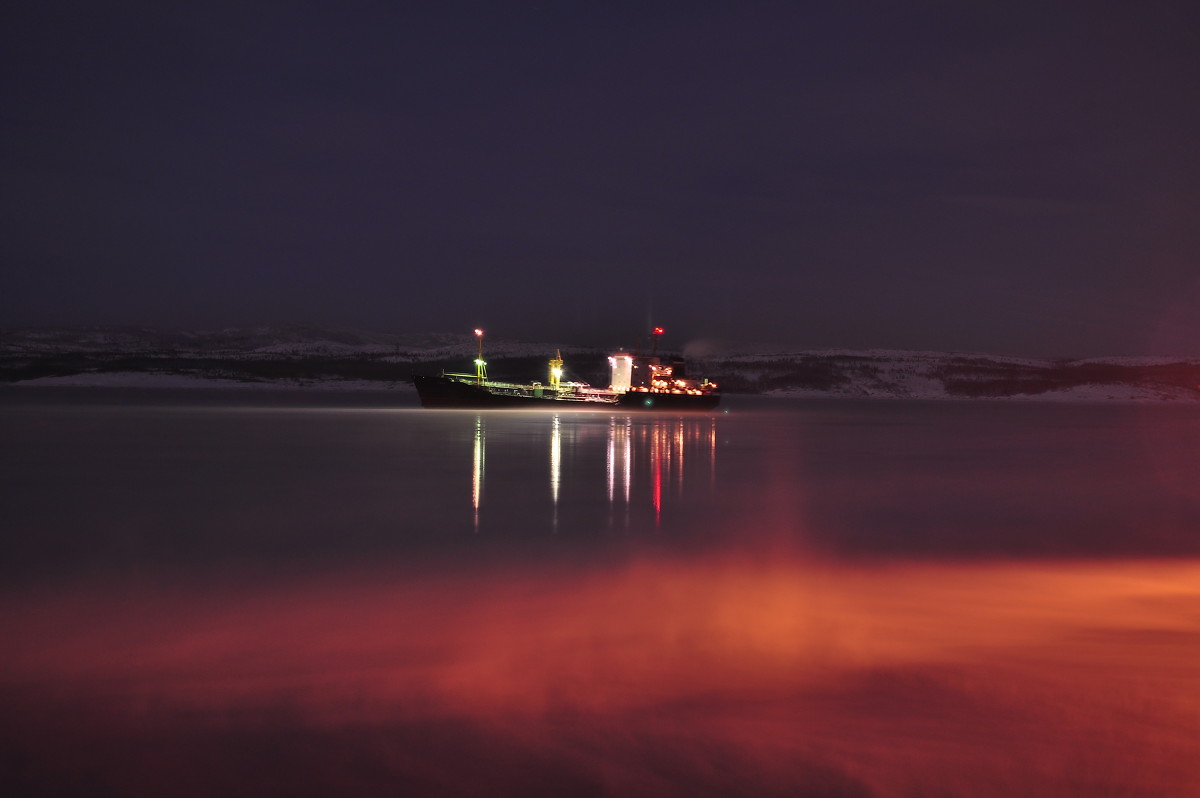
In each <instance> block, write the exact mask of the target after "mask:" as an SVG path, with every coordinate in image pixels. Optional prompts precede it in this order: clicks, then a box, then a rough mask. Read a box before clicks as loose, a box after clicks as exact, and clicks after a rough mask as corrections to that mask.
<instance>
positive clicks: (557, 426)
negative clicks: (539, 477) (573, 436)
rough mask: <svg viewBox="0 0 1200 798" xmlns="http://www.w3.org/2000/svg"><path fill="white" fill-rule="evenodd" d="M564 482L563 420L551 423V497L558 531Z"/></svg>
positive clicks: (555, 526)
mask: <svg viewBox="0 0 1200 798" xmlns="http://www.w3.org/2000/svg"><path fill="white" fill-rule="evenodd" d="M561 484H562V421H561V419H559V417H558V415H555V416H554V419H553V421H551V423H550V499H551V501H553V502H554V531H555V532H557V531H558V489H559V486H560V485H561Z"/></svg>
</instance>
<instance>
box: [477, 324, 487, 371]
mask: <svg viewBox="0 0 1200 798" xmlns="http://www.w3.org/2000/svg"><path fill="white" fill-rule="evenodd" d="M475 337H476V338H478V339H479V354H478V355H476V356H475V384H476V385H482V384H483V381H484V380H485V379H487V363H485V362H484V360H483V330H481V329H479V328H478V327H476V328H475Z"/></svg>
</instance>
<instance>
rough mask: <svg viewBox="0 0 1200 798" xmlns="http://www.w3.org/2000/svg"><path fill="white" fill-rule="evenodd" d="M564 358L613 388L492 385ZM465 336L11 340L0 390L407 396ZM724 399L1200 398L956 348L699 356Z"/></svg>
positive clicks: (1143, 361)
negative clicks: (173, 388)
mask: <svg viewBox="0 0 1200 798" xmlns="http://www.w3.org/2000/svg"><path fill="white" fill-rule="evenodd" d="M556 349H561V350H562V352H563V354H564V356H565V357H566V359H567V366H568V370H569V372H568V376H569V377H570V378H572V379H579V380H583V381H586V382H590V383H592V384H597V385H598V384H603V383H604V382H605V381H606V379H607V371H606V368H607V355H608V352H607V351H602V350H598V349H594V348H587V347H573V346H564V345H562V344H560V343H538V342H522V341H510V340H504V339H496V338H489V339H488V340H487V350H486V357H487V360H488V363H489V370H490V373H491V375H492V376H494V377H499V378H504V379H513V380H525V379H531V378H535V376H536V375H540V374H541V373H542V371H543V370H544V368H545V361H546V360H547V358H548V357H549V356H550V355H551V354H553V352H554V351H555V350H556ZM474 356H475V341H474V339H472V338H471V337H469V336H464V335H463V334H461V333H420V334H393V333H376V332H367V331H363V330H352V329H338V328H327V327H312V326H300V325H262V326H256V327H241V328H230V329H224V330H218V331H181V330H159V329H152V328H140V327H88V328H69V329H68V328H62V329H15V330H5V331H2V332H0V382H5V383H9V384H18V385H55V384H59V385H63V384H66V385H88V384H101V385H144V384H166V383H167V382H170V383H171V384H191V383H197V384H212V383H211V381H213V380H221V381H223V382H226V383H230V382H231V383H234V384H240V385H318V386H328V387H350V386H352V385H353V386H360V387H361V386H366V387H381V388H405V387H407V381H408V380H409V378H410V377H411V375H412V374H414V373H437V372H438V371H440V370H442V369H448V370H460V371H461V370H463V369H466V368H468V367H469V364H470V362H471V360H472V359H473V358H474ZM690 367H691V372H692V373H693V374H694V375H699V376H707V377H709V378H711V379H713V380H715V381H716V382H717V383H719V384H720V385H721V386H722V389H723V390H724V391H726V392H727V393H743V394H766V395H773V396H829V397H861V398H919V399H981V398H982V399H998V398H1007V399H1038V400H1126V401H1196V400H1198V399H1200V360H1196V359H1191V360H1189V359H1178V358H1090V359H1086V360H1047V359H1033V358H1018V357H1000V356H994V355H982V354H966V353H956V352H912V351H899V350H868V351H853V350H821V351H805V350H801V351H792V352H777V353H769V354H763V353H754V352H741V353H731V354H726V355H722V356H717V357H712V356H710V357H707V358H704V359H694V360H693V361H692V363H691V366H690Z"/></svg>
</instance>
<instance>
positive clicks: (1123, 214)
mask: <svg viewBox="0 0 1200 798" xmlns="http://www.w3.org/2000/svg"><path fill="white" fill-rule="evenodd" d="M18 5H19V6H21V7H20V8H17V9H15V10H14V9H12V8H9V9H8V10H7V11H4V12H2V19H0V62H2V63H3V68H2V70H0V80H2V87H3V89H2V90H3V106H2V108H0V113H2V116H3V118H2V127H0V130H2V132H3V153H4V156H3V157H4V168H3V185H4V197H5V203H4V213H3V214H2V215H0V219H2V221H0V224H2V225H3V227H2V229H0V241H2V243H0V247H2V249H0V257H2V265H3V272H2V276H3V281H2V283H0V327H11V326H24V325H75V324H148V325H162V326H192V327H217V326H226V325H234V324H252V323H260V322H310V323H316V324H333V325H345V326H351V327H363V328H368V329H379V330H389V331H422V330H457V329H462V330H464V331H465V333H466V334H467V335H469V334H470V329H471V328H473V327H475V326H483V327H485V328H487V329H488V331H489V334H491V335H497V336H505V337H528V338H532V339H535V340H557V341H564V342H571V343H596V344H618V343H628V342H630V341H633V340H635V338H636V337H637V335H638V334H639V333H641V332H642V331H644V330H645V329H646V328H647V327H648V326H649V325H650V324H659V325H662V326H664V327H666V328H667V332H668V337H669V339H671V342H672V343H674V344H675V345H677V346H678V345H683V344H684V343H695V342H699V341H714V342H739V343H744V342H766V343H774V344H781V345H782V344H786V345H796V346H803V347H825V346H837V347H887V348H928V349H956V350H977V351H990V352H998V353H1008V354H1029V355H1051V356H1088V355H1100V354H1147V353H1149V354H1190V355H1198V354H1200V321H1198V320H1197V316H1198V314H1197V313H1195V312H1194V310H1193V308H1194V307H1195V306H1196V304H1197V301H1198V300H1200V282H1198V279H1200V231H1198V225H1197V217H1198V213H1197V212H1198V211H1200V155H1198V153H1200V108H1198V107H1200V91H1198V88H1200V87H1198V83H1200V80H1198V76H1200V44H1198V42H1197V31H1198V30H1200V13H1198V12H1197V11H1196V10H1195V3H1194V2H1147V3H1141V2H1139V3H1133V2H1120V3H1105V2H1087V3H1084V2H1080V3H1065V2H1028V3H1025V2H995V3H992V2H945V3H938V2H917V3H869V2H868V3H860V2H838V3H832V2H831V3H728V4H692V3H680V4H669V5H668V4H657V3H603V2H601V3H574V2H571V3H488V4H461V3H420V4H416V3H403V2H396V0H389V1H388V2H342V3H327V4H320V5H318V4H309V3H266V2H246V3H224V2H216V3H194V4H187V5H186V6H185V5H183V4H178V3H165V2H148V3H140V2H127V3H122V2H114V3H95V2H86V3H85V2H51V3H35V2H21V3H19V4H18Z"/></svg>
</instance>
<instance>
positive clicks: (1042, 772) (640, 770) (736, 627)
mask: <svg viewBox="0 0 1200 798" xmlns="http://www.w3.org/2000/svg"><path fill="white" fill-rule="evenodd" d="M1197 420H1198V416H1197V414H1196V413H1194V412H1189V411H1185V410H1179V411H1176V410H1171V411H1170V412H1168V411H1166V410H1164V411H1162V412H1160V413H1159V414H1158V415H1157V416H1155V417H1154V418H1152V419H1150V420H1149V421H1147V419H1146V417H1145V416H1144V415H1143V414H1142V412H1141V411H1137V412H1133V411H1126V412H1120V411H1114V410H1112V409H1099V408H1092V409H1089V408H1086V407H1084V408H1047V407H1042V408H1038V407H1034V408H1024V409H1022V408H1013V407H1003V408H1001V407H989V406H986V405H982V406H962V405H955V406H946V407H939V406H935V405H920V406H903V405H891V406H887V407H883V406H879V405H872V406H867V405H827V406H810V405H799V406H797V407H796V408H795V409H792V410H790V411H788V412H780V411H773V412H769V413H759V414H753V413H749V412H745V413H733V414H730V415H729V416H724V415H722V416H700V417H672V416H655V415H624V416H623V415H606V414H582V413H580V414H568V413H563V414H559V415H547V414H537V413H468V412H460V411H448V412H444V413H421V412H419V411H407V410H402V411H391V410H371V411H353V412H349V411H342V410H338V411H329V410H307V409H301V410H288V411H278V410H271V409H255V410H244V409H242V410H235V409H229V408H217V409H213V408H185V409H181V408H143V409H136V408H128V409H121V408H107V409H104V410H103V411H101V410H97V409H95V408H56V409H41V408H35V409H28V408H25V409H18V411H17V412H14V413H10V414H8V415H6V416H3V417H0V435H2V436H3V437H2V438H0V444H3V447H4V450H5V451H6V453H7V454H8V457H7V458H6V459H5V461H4V462H2V463H0V477H3V484H4V485H5V491H6V494H5V497H4V498H5V510H6V513H7V515H6V518H7V523H8V526H7V528H6V538H5V542H6V543H7V544H8V554H9V564H8V566H7V570H6V571H5V573H6V574H7V580H6V581H5V582H4V584H3V591H0V635H3V639H5V640H6V641H8V642H7V646H6V656H5V657H4V658H3V660H2V661H0V710H2V711H0V774H2V775H3V776H4V778H5V779H6V781H7V782H9V783H12V784H15V785H17V787H18V792H20V791H22V788H24V791H26V792H42V793H56V792H57V793H64V794H95V793H104V792H110V793H116V794H134V795H162V794H172V795H189V794H191V795H208V794H218V793H219V794H228V795H239V794H240V795H326V794H355V795H394V794H403V793H408V794H497V793H501V794H503V793H507V794H521V795H536V794H556V795H559V794H573V795H597V794H610V795H627V794H634V795H637V794H655V795H689V796H690V795H697V794H701V795H702V794H755V795H797V794H798V795H823V796H866V795H870V796H925V795H951V796H952V795H964V796H966V795H970V796H976V795H978V796H1010V795H1055V796H1092V795H1101V796H1104V795H1110V796H1116V795H1122V796H1125V795H1131V796H1141V795H1145V796H1157V795H1170V796H1189V795H1197V794H1200V793H1198V792H1197V789H1196V787H1195V785H1197V784H1200V764H1198V763H1200V669H1198V668H1197V667H1196V665H1195V663H1197V662H1200V559H1198V555H1200V539H1197V537H1196V531H1197V530H1198V529H1200V502H1198V498H1200V497H1197V495H1196V491H1195V485H1196V484H1197V475H1198V474H1200V446H1198V445H1197V444H1198V443H1200V424H1198V423H1197ZM697 541H700V542H703V543H704V545H696V544H697ZM297 562H298V563H302V564H304V566H305V567H304V568H299V569H298V568H290V567H288V566H289V564H295V563H297ZM18 571H19V573H18Z"/></svg>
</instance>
